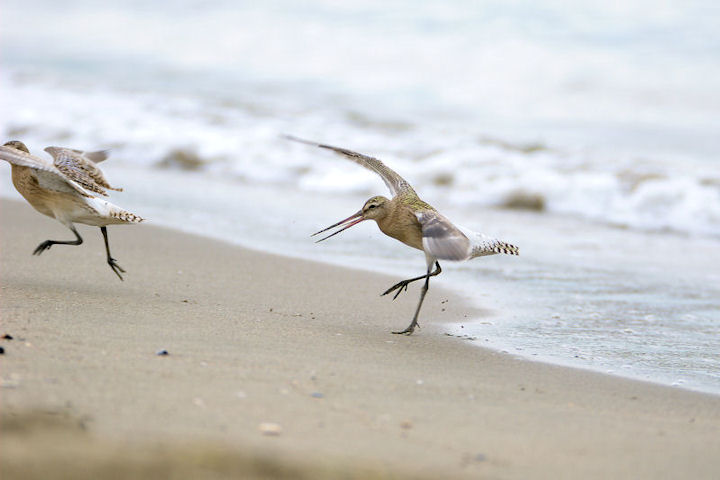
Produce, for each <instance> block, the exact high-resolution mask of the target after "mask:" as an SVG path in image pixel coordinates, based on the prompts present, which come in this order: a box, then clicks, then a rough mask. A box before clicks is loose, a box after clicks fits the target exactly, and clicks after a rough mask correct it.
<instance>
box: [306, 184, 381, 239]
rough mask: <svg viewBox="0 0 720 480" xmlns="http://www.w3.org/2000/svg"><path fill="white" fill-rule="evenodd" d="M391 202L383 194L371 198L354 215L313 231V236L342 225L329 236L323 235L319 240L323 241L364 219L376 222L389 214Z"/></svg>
mask: <svg viewBox="0 0 720 480" xmlns="http://www.w3.org/2000/svg"><path fill="white" fill-rule="evenodd" d="M389 203H390V200H388V199H387V198H385V197H382V196H379V195H378V196H376V197H372V198H371V199H369V200H368V201H367V202H365V204H364V205H363V207H362V208H361V209H360V210H359V211H358V212H356V213H354V214H353V215H351V216H349V217H348V218H346V219H345V220H340V221H339V222H337V223H336V224H334V225H330V226H329V227H327V228H323V229H322V230H320V231H319V232H315V233H313V236H315V235H317V234H319V233H323V232H326V231H328V230H330V229H331V228H335V227H342V228H341V229H340V230H338V231H336V232H334V233H331V234H330V235H328V236H327V237H323V238H321V239H320V240H318V242H322V241H323V240H327V239H328V238H330V237H332V236H333V235H337V234H338V233H340V232H342V231H344V230H347V229H348V228H350V227H352V226H353V225H357V224H358V223H360V222H362V221H364V220H375V221H376V222H377V221H378V220H380V219H382V218H384V217H385V216H386V215H387V214H388V205H389Z"/></svg>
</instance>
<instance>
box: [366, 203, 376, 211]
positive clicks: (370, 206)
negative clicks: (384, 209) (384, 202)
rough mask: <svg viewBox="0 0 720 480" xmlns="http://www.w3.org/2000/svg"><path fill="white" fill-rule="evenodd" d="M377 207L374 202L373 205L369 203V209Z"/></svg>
mask: <svg viewBox="0 0 720 480" xmlns="http://www.w3.org/2000/svg"><path fill="white" fill-rule="evenodd" d="M375 207H377V205H374V204H373V205H368V210H370V209H371V208H375Z"/></svg>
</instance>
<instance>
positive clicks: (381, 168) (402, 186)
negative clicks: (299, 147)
mask: <svg viewBox="0 0 720 480" xmlns="http://www.w3.org/2000/svg"><path fill="white" fill-rule="evenodd" d="M285 138H287V139H289V140H293V141H296V142H300V143H305V144H307V145H313V146H315V147H320V148H326V149H328V150H332V151H333V152H335V153H339V154H340V155H344V156H345V157H347V158H349V159H350V160H352V161H353V162H355V163H357V164H358V165H362V166H363V167H365V168H367V169H369V170H372V171H373V172H375V173H377V174H378V175H380V177H381V178H382V179H383V181H384V182H385V185H387V187H388V188H389V189H390V193H392V195H393V196H396V195H398V194H403V193H413V194H415V191H414V190H413V188H412V187H411V186H410V184H409V183H408V182H407V181H406V180H405V179H404V178H402V177H401V176H400V175H398V174H397V173H396V172H395V171H394V170H392V169H391V168H389V167H388V166H387V165H385V164H384V163H383V162H381V161H380V160H378V159H377V158H374V157H369V156H367V155H363V154H362V153H358V152H353V151H352V150H348V149H346V148H340V147H333V146H332V145H325V144H322V143H315V142H311V141H309V140H303V139H302V138H298V137H293V136H291V135H285Z"/></svg>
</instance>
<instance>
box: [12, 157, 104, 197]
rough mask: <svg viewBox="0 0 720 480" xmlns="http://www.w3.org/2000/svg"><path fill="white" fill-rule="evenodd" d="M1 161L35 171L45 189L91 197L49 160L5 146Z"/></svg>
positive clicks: (39, 182)
mask: <svg viewBox="0 0 720 480" xmlns="http://www.w3.org/2000/svg"><path fill="white" fill-rule="evenodd" d="M0 159H3V160H5V161H7V162H9V163H12V164H14V165H18V166H20V167H29V168H32V169H33V170H35V176H36V178H37V179H38V184H39V185H40V186H41V187H43V188H47V189H48V190H53V191H57V192H66V193H67V192H75V193H79V194H80V195H82V196H83V197H88V196H91V195H90V194H88V193H87V192H86V191H85V189H83V188H82V187H81V186H80V185H78V184H77V183H75V182H74V181H72V180H70V179H69V178H67V177H66V176H65V175H63V174H62V172H60V170H58V169H57V167H55V165H54V164H53V163H52V162H50V161H49V160H45V159H44V158H40V157H36V156H35V155H31V154H29V153H25V152H23V151H21V150H17V149H15V148H12V147H6V146H4V145H0Z"/></svg>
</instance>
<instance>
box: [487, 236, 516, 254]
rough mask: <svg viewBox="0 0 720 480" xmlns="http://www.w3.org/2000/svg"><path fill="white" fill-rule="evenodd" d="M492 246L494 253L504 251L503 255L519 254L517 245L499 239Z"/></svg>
mask: <svg viewBox="0 0 720 480" xmlns="http://www.w3.org/2000/svg"><path fill="white" fill-rule="evenodd" d="M492 248H493V250H494V251H495V253H504V254H505V255H520V249H519V248H518V247H516V246H515V245H512V244H509V243H505V242H501V241H500V240H498V241H497V243H496V244H495V245H493V247H492Z"/></svg>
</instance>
